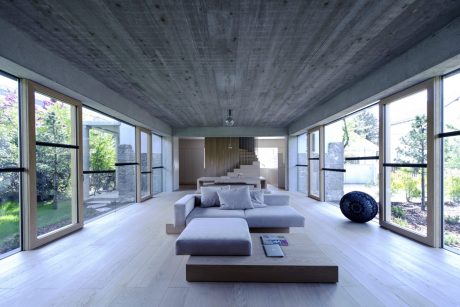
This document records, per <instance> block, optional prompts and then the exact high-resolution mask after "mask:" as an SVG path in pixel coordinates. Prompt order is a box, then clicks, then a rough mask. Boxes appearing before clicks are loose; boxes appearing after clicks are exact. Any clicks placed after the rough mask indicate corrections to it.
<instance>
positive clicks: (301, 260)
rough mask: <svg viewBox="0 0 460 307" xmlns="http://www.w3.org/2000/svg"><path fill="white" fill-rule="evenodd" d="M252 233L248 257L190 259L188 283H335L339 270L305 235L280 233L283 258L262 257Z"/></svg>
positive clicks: (259, 243)
mask: <svg viewBox="0 0 460 307" xmlns="http://www.w3.org/2000/svg"><path fill="white" fill-rule="evenodd" d="M260 235H261V234H252V235H251V237H252V255H251V256H190V258H189V259H188V262H187V264H186V279H187V281H224V282H312V283H336V282H338V277H339V272H338V271H339V269H338V266H337V265H336V264H334V263H333V262H332V261H331V260H330V259H329V258H328V257H327V256H326V255H325V254H324V253H323V252H322V251H320V250H319V249H318V247H317V246H316V245H315V244H314V243H313V242H312V241H311V240H310V239H309V238H308V237H307V236H306V235H305V234H283V235H284V236H285V237H286V238H287V240H288V242H289V246H282V249H283V252H284V255H285V256H284V257H283V258H269V257H266V256H265V253H264V250H263V247H262V243H261V242H260Z"/></svg>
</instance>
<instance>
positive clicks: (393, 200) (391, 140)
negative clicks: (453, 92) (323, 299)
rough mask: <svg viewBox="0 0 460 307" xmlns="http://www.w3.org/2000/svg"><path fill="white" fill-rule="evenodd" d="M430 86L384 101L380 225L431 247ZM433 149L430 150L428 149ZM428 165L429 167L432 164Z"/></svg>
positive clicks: (410, 90) (420, 86)
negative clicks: (382, 186) (382, 213)
mask: <svg viewBox="0 0 460 307" xmlns="http://www.w3.org/2000/svg"><path fill="white" fill-rule="evenodd" d="M432 105H433V82H432V81H427V82H424V83H422V84H419V85H417V86H415V87H413V88H410V89H407V90H405V91H403V92H400V93H398V94H396V95H393V96H391V97H388V98H386V99H384V100H383V101H382V107H383V112H384V113H383V115H384V116H383V126H384V131H383V135H384V142H383V143H382V146H383V151H382V152H383V153H384V156H383V161H382V162H383V163H382V167H383V171H384V174H383V175H384V189H383V192H384V193H383V194H384V208H383V209H384V215H382V216H381V218H382V219H383V221H382V222H383V224H384V225H385V226H386V227H388V228H390V229H392V230H395V231H397V232H400V233H403V234H404V235H407V236H409V237H411V238H414V239H416V240H419V241H422V242H425V243H427V244H431V241H432V237H433V225H432V217H433V206H434V204H433V202H432V201H430V200H431V199H432V197H431V196H432V193H433V190H432V186H429V181H428V178H430V179H432V178H433V174H432V173H430V171H429V167H428V160H429V159H428V154H429V153H430V152H432V150H430V148H429V146H428V144H429V142H428V138H429V135H432V134H430V131H433V130H432V129H433V128H432V127H433V117H432V112H429V111H430V108H431V107H432ZM431 148H432V147H431ZM430 162H431V163H433V162H434V161H432V159H430Z"/></svg>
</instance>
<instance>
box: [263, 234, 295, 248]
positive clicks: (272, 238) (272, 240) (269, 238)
mask: <svg viewBox="0 0 460 307" xmlns="http://www.w3.org/2000/svg"><path fill="white" fill-rule="evenodd" d="M260 240H261V241H262V244H263V245H274V244H277V245H280V246H288V245H289V243H288V240H287V239H286V237H285V236H280V235H261V236H260Z"/></svg>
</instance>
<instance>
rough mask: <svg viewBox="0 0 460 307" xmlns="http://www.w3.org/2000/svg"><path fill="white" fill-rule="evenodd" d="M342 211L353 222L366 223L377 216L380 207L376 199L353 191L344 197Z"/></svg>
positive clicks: (341, 202) (341, 205)
mask: <svg viewBox="0 0 460 307" xmlns="http://www.w3.org/2000/svg"><path fill="white" fill-rule="evenodd" d="M340 210H341V211H342V213H343V215H345V216H346V217H347V218H348V219H350V220H352V221H353V222H357V223H366V222H368V221H370V220H372V219H373V218H374V217H375V216H376V215H377V212H378V206H377V202H376V201H375V199H374V198H373V197H372V196H370V195H369V194H366V193H364V192H359V191H353V192H350V193H347V194H345V195H344V196H343V197H342V199H341V200H340Z"/></svg>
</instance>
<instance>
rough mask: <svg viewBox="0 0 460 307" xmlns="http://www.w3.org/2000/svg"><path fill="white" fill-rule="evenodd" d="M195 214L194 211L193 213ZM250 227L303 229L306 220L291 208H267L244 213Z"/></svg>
mask: <svg viewBox="0 0 460 307" xmlns="http://www.w3.org/2000/svg"><path fill="white" fill-rule="evenodd" d="M192 212H193V211H192ZM244 214H245V217H246V222H248V225H249V227H266V228H267V227H273V228H277V227H280V228H286V227H303V226H304V224H305V218H304V217H303V216H302V215H301V214H300V213H299V212H297V210H295V209H294V208H292V207H290V206H267V207H265V208H255V209H250V210H245V211H244Z"/></svg>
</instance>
